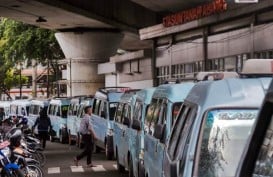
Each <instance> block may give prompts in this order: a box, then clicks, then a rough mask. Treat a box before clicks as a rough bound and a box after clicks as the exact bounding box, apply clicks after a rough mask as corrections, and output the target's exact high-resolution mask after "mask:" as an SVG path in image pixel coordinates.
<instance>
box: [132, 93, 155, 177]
mask: <svg viewBox="0 0 273 177" xmlns="http://www.w3.org/2000/svg"><path fill="white" fill-rule="evenodd" d="M154 91H155V88H147V89H142V90H140V91H138V92H137V93H136V96H137V97H136V104H135V109H134V114H133V121H132V125H131V127H130V128H129V134H130V139H129V142H128V143H129V153H128V154H129V156H128V159H129V161H128V164H129V167H128V170H129V176H141V174H138V172H139V167H140V161H142V162H143V159H144V157H143V155H144V124H145V117H146V114H147V111H148V108H149V105H150V103H151V100H152V96H153V93H154ZM141 171H144V170H141Z"/></svg>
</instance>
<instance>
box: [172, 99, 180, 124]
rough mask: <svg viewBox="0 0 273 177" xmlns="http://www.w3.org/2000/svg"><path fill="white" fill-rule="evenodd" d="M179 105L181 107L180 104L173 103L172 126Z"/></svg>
mask: <svg viewBox="0 0 273 177" xmlns="http://www.w3.org/2000/svg"><path fill="white" fill-rule="evenodd" d="M181 105H182V102H178V103H174V104H173V106H172V125H173V124H174V122H175V120H176V118H177V115H178V113H179V109H180V107H181Z"/></svg>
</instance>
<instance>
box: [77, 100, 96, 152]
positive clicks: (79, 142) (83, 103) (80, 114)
mask: <svg viewBox="0 0 273 177" xmlns="http://www.w3.org/2000/svg"><path fill="white" fill-rule="evenodd" d="M93 101H94V98H92V97H86V98H84V99H83V100H81V103H80V106H79V110H78V113H77V117H76V119H75V123H74V127H75V128H74V131H75V133H76V144H77V146H78V147H80V148H81V147H83V146H82V145H83V144H82V137H81V134H80V132H79V129H80V123H81V119H82V118H83V117H84V115H85V112H84V108H85V107H86V106H92V107H93ZM94 150H96V149H94ZM97 151H98V150H97Z"/></svg>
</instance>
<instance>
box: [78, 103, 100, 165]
mask: <svg viewBox="0 0 273 177" xmlns="http://www.w3.org/2000/svg"><path fill="white" fill-rule="evenodd" d="M84 113H85V115H84V117H83V118H82V120H81V124H80V130H79V132H80V134H81V135H82V141H83V143H84V151H83V152H82V153H80V154H79V155H77V156H76V157H75V158H74V162H75V165H76V166H78V162H79V160H81V159H82V158H83V157H84V156H87V167H95V165H93V164H92V151H93V145H94V141H95V140H96V139H97V138H96V135H95V133H94V131H93V127H92V125H91V124H90V123H89V119H90V116H91V114H92V107H91V106H87V107H85V108H84Z"/></svg>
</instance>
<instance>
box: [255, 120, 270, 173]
mask: <svg viewBox="0 0 273 177" xmlns="http://www.w3.org/2000/svg"><path fill="white" fill-rule="evenodd" d="M272 164H273V117H271V122H270V124H269V126H268V128H267V131H266V135H265V137H264V141H263V144H262V146H261V148H260V151H259V155H258V158H257V160H256V165H255V168H254V173H253V177H266V176H273V166H272Z"/></svg>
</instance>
